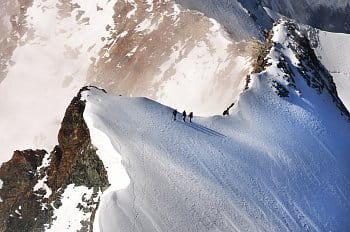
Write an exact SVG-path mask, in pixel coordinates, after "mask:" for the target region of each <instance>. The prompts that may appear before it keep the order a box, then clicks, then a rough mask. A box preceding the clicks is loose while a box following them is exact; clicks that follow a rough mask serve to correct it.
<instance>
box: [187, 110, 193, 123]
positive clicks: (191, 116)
mask: <svg viewBox="0 0 350 232" xmlns="http://www.w3.org/2000/svg"><path fill="white" fill-rule="evenodd" d="M188 117H189V118H190V122H192V118H193V112H191V113H190V114H189V115H188Z"/></svg>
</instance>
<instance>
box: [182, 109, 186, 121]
mask: <svg viewBox="0 0 350 232" xmlns="http://www.w3.org/2000/svg"><path fill="white" fill-rule="evenodd" d="M182 117H183V118H182V119H183V120H184V122H186V111H185V110H184V112H182Z"/></svg>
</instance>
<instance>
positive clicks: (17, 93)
mask: <svg viewBox="0 0 350 232" xmlns="http://www.w3.org/2000/svg"><path fill="white" fill-rule="evenodd" d="M115 2H116V1H114V0H113V1H107V0H99V1H94V2H91V1H81V0H72V1H70V2H68V3H63V2H62V1H58V0H52V1H42V0H34V2H33V6H32V7H30V8H29V9H28V11H27V22H28V26H29V27H30V28H31V29H32V30H31V31H33V33H34V34H30V35H28V37H29V40H28V42H27V43H25V44H24V45H21V46H18V47H17V48H16V49H15V51H14V53H13V56H12V58H11V62H13V65H11V66H10V67H9V70H8V74H7V77H6V78H5V80H4V81H3V82H2V83H1V84H0V107H1V109H2V110H1V114H0V131H6V132H7V133H1V135H0V141H1V142H0V143H1V146H0V153H1V157H0V160H1V161H4V160H6V159H8V158H9V157H10V156H11V154H12V152H13V151H14V150H16V149H27V148H34V147H42V148H46V149H47V150H51V149H52V147H53V145H54V144H55V143H56V136H55V135H56V133H57V131H58V129H59V126H60V120H61V118H62V117H63V114H64V110H65V108H66V107H67V105H68V104H69V101H70V99H72V97H73V96H74V95H75V93H76V92H77V91H78V89H80V87H81V86H82V85H84V84H85V81H86V74H87V71H88V68H89V66H90V64H91V63H92V61H91V60H90V59H91V58H94V59H95V58H96V59H97V58H98V53H99V51H100V49H101V48H102V46H103V41H102V40H101V39H102V38H103V37H106V36H108V35H109V33H110V32H108V31H107V30H106V26H107V25H110V26H113V24H114V21H113V18H112V16H113V14H114V10H113V6H114V4H115ZM65 4H68V7H67V5H65Z"/></svg>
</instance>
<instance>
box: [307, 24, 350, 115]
mask: <svg viewBox="0 0 350 232" xmlns="http://www.w3.org/2000/svg"><path fill="white" fill-rule="evenodd" d="M309 30H310V32H309V37H310V38H311V39H312V41H313V45H314V47H315V48H314V49H315V52H316V54H317V56H318V57H319V59H320V60H321V62H322V64H323V65H324V66H325V67H326V68H327V69H328V70H329V71H330V73H331V74H332V75H333V77H334V81H335V83H336V85H337V89H338V93H339V96H340V98H341V99H342V100H343V102H344V104H345V105H346V107H347V108H348V109H350V92H349V89H350V55H349V54H350V48H349V44H350V34H341V33H331V32H325V31H320V30H316V29H309Z"/></svg>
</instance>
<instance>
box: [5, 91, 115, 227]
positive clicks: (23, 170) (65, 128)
mask: <svg viewBox="0 0 350 232" xmlns="http://www.w3.org/2000/svg"><path fill="white" fill-rule="evenodd" d="M86 89H87V88H83V89H82V90H81V91H84V90H86ZM81 91H80V92H79V93H78V95H77V96H76V97H75V98H74V99H73V100H72V102H71V104H70V105H69V107H68V108H67V111H66V114H65V116H64V119H63V121H62V125H61V129H60V131H59V134H58V145H57V146H56V147H55V148H54V150H53V151H52V152H51V153H50V164H49V166H47V167H43V168H41V169H40V170H38V167H40V165H41V164H42V160H43V158H44V156H45V154H47V152H46V151H44V150H36V151H33V150H25V151H15V152H14V155H13V157H12V159H11V160H10V161H8V162H7V163H4V164H2V166H1V168H0V179H1V180H2V181H3V187H2V189H0V197H1V199H2V202H0V231H9V232H10V231H16V232H18V231H43V230H44V228H45V225H46V227H49V225H50V224H51V223H52V221H53V220H54V219H53V218H52V216H53V211H54V207H55V208H59V207H60V206H61V204H62V203H61V200H60V199H61V196H62V194H63V193H64V190H65V188H66V187H67V186H68V185H69V184H74V185H75V186H86V187H89V188H93V196H92V197H91V198H90V199H83V200H82V201H83V202H85V203H87V204H86V205H87V207H84V206H82V205H81V204H80V205H77V207H79V209H81V210H83V211H84V212H86V213H90V214H91V217H90V220H89V221H85V222H84V221H82V222H81V225H82V227H81V231H92V225H93V219H94V216H95V212H96V210H97V206H98V204H99V202H98V201H97V202H96V201H95V200H93V199H94V198H96V197H97V196H98V193H100V192H102V191H103V190H104V189H105V188H106V187H108V186H109V183H108V178H107V172H106V170H105V168H104V166H103V163H102V161H101V160H100V159H99V158H98V156H97V155H96V148H94V147H93V145H92V144H91V140H90V133H89V130H88V128H87V125H86V124H85V121H84V118H83V112H84V109H85V102H84V101H82V100H80V98H81V95H80V94H81ZM46 175H47V181H46V182H45V184H47V186H48V187H49V188H50V189H51V190H52V194H51V195H50V196H48V198H44V196H45V195H46V191H45V190H44V189H39V190H37V191H35V192H34V186H35V185H36V184H37V183H38V180H41V179H43V178H44V177H45V176H46Z"/></svg>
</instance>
